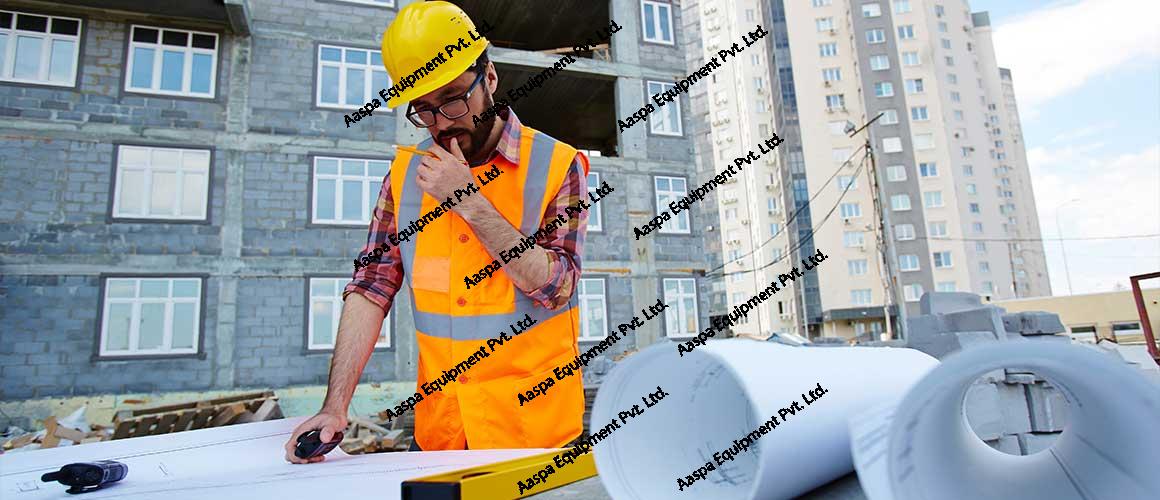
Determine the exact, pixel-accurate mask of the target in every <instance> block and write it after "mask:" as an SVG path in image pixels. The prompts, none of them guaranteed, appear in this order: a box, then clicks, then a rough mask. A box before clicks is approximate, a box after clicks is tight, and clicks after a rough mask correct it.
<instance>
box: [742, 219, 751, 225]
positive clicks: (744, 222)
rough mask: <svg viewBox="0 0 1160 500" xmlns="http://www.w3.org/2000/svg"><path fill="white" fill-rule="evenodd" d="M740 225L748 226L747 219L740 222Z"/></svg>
mask: <svg viewBox="0 0 1160 500" xmlns="http://www.w3.org/2000/svg"><path fill="white" fill-rule="evenodd" d="M741 225H742V226H748V225H749V219H745V220H742V221H741Z"/></svg>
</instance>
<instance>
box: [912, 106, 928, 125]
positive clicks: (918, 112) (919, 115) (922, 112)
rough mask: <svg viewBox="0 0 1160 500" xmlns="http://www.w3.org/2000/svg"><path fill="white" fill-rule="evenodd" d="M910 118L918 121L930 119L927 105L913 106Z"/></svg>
mask: <svg viewBox="0 0 1160 500" xmlns="http://www.w3.org/2000/svg"><path fill="white" fill-rule="evenodd" d="M910 119H911V120H914V121H916V122H925V121H927V120H930V112H929V111H928V110H927V109H926V106H911V107H910Z"/></svg>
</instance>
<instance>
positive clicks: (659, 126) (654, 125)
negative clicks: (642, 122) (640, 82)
mask: <svg viewBox="0 0 1160 500" xmlns="http://www.w3.org/2000/svg"><path fill="white" fill-rule="evenodd" d="M674 88H676V87H675V86H674V85H673V84H672V83H665V82H656V81H652V80H646V81H645V91H646V92H648V95H650V96H651V95H655V94H659V93H661V92H664V91H666V90H672V89H674ZM670 106H672V108H670ZM667 109H676V110H677V111H676V113H677V120H676V123H677V130H676V131H672V130H665V129H664V127H665V123H666V122H667V121H668V120H667V119H665V117H663V116H657V117H656V118H655V119H652V120H649V123H648V129H649V132H651V133H652V134H654V135H667V136H672V137H681V136H682V135H684V125H682V124H681V100H680V99H673V102H670V103H667V104H665V105H664V106H663V107H662V108H661V109H660V111H661V112H662V113H666V112H667V111H665V110H667Z"/></svg>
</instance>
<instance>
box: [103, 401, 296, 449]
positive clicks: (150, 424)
mask: <svg viewBox="0 0 1160 500" xmlns="http://www.w3.org/2000/svg"><path fill="white" fill-rule="evenodd" d="M276 418H282V409H281V408H280V407H279V406H278V397H277V396H275V395H274V393H273V392H272V391H265V392H255V393H249V394H239V395H236V396H229V397H224V398H215V399H208V400H204V401H191V402H187V403H178V404H172V405H165V406H157V407H153V408H139V409H133V410H122V411H119V412H117V414H116V416H114V417H113V425H114V426H115V427H114V428H113V437H112V439H125V438H131V437H140V436H153V435H157V434H168V433H171V432H181V431H187V430H194V429H203V428H206V427H220V426H223V425H231V424H240V423H246V422H261V421H264V420H272V419H276Z"/></svg>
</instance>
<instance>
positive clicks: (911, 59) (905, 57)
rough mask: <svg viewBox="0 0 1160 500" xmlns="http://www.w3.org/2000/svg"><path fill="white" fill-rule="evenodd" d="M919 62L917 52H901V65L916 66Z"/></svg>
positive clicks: (920, 61)
mask: <svg viewBox="0 0 1160 500" xmlns="http://www.w3.org/2000/svg"><path fill="white" fill-rule="evenodd" d="M919 64H922V60H921V59H920V58H919V57H918V52H903V53H902V65H903V66H918V65H919Z"/></svg>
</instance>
